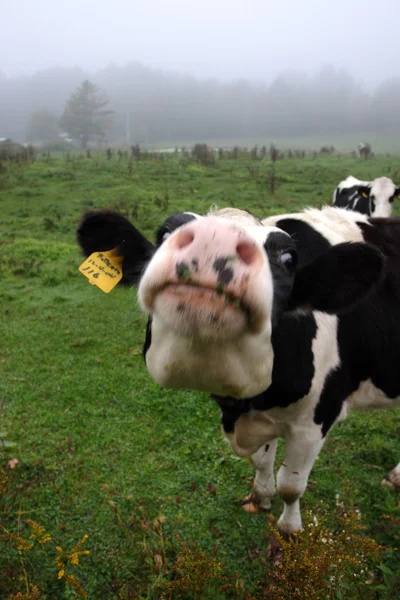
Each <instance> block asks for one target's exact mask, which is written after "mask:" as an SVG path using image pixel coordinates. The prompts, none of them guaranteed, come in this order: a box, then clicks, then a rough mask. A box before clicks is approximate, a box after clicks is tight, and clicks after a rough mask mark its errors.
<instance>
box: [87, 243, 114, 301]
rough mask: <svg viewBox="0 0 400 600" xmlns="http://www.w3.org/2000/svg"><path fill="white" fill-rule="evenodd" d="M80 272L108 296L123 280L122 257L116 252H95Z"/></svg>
mask: <svg viewBox="0 0 400 600" xmlns="http://www.w3.org/2000/svg"><path fill="white" fill-rule="evenodd" d="M79 271H80V272H81V273H82V275H84V276H85V277H87V278H88V279H89V283H91V284H92V285H97V287H98V288H100V289H101V290H102V291H103V292H105V293H106V294H108V292H111V290H112V289H113V288H114V287H115V286H116V285H117V283H118V282H119V281H121V279H122V256H116V254H115V250H107V251H106V252H93V254H91V255H90V256H88V258H87V259H86V260H85V261H84V262H83V263H82V264H81V266H80V267H79Z"/></svg>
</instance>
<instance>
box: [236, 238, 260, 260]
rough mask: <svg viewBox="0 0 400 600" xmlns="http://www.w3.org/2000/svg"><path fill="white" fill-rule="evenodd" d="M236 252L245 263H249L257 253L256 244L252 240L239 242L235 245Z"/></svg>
mask: <svg viewBox="0 0 400 600" xmlns="http://www.w3.org/2000/svg"><path fill="white" fill-rule="evenodd" d="M236 254H237V255H238V256H239V258H240V259H241V260H242V261H243V262H244V263H246V265H251V263H252V262H254V261H255V259H256V257H257V254H258V250H257V246H256V245H255V244H254V242H239V244H238V245H237V246H236Z"/></svg>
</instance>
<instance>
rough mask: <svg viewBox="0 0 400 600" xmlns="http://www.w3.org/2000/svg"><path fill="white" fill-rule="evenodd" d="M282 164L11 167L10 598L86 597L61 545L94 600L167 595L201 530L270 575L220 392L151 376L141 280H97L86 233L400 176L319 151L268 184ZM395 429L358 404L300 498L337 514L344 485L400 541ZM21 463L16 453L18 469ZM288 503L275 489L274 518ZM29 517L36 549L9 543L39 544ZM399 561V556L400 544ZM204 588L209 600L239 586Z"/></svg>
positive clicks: (253, 206) (1, 417) (266, 210)
mask: <svg viewBox="0 0 400 600" xmlns="http://www.w3.org/2000/svg"><path fill="white" fill-rule="evenodd" d="M271 169H272V163H271V162H270V159H269V158H265V159H263V160H261V161H251V160H250V158H249V157H248V156H242V157H241V158H240V159H239V160H230V159H224V160H221V161H217V162H216V164H215V165H214V166H210V167H207V166H203V165H201V164H199V163H198V162H196V161H193V160H191V159H188V158H182V157H179V156H169V157H167V158H165V159H162V158H155V157H153V158H151V157H149V158H148V159H145V157H144V158H143V159H142V160H140V161H133V162H132V161H131V160H129V159H128V158H121V159H120V160H118V158H117V157H116V156H114V158H113V159H112V160H106V158H105V156H103V155H94V156H93V158H91V159H88V158H86V157H79V156H76V157H73V159H72V160H67V159H66V158H65V157H64V158H63V157H60V158H57V159H55V158H51V157H50V158H48V157H43V156H42V157H40V158H38V160H37V161H36V162H34V163H33V164H28V165H15V164H8V163H3V164H2V165H1V171H0V211H1V220H0V309H1V325H2V327H1V346H0V369H1V380H0V386H1V388H0V400H1V414H0V432H1V435H0V467H2V468H3V469H4V471H5V472H6V474H7V476H8V483H7V485H6V490H5V493H4V494H3V495H2V496H1V499H0V509H1V520H0V523H1V525H2V526H3V527H4V528H5V530H4V529H3V535H1V537H0V600H3V599H4V600H5V599H8V598H9V596H10V595H11V594H16V593H17V592H18V591H21V592H24V593H26V586H27V584H29V583H35V584H36V585H37V586H38V588H39V589H40V590H41V593H42V596H41V597H42V598H45V599H55V600H58V599H60V600H64V599H70V598H74V597H77V596H76V594H78V592H79V589H78V588H77V587H74V585H73V584H69V585H65V583H66V582H65V577H62V576H61V577H60V579H58V577H57V573H59V572H60V563H59V564H57V563H56V557H57V556H59V557H60V556H61V557H62V556H64V559H63V560H64V563H65V564H67V563H68V565H67V566H68V569H70V571H68V572H70V573H71V574H74V576H76V578H77V580H78V581H80V582H81V584H82V586H83V588H84V589H85V591H86V593H87V594H88V598H90V599H103V598H104V599H114V598H115V599H118V598H128V597H129V598H139V597H140V598H158V597H159V594H158V593H157V588H156V584H157V582H159V581H160V580H162V579H163V578H164V579H165V578H168V573H170V571H168V572H167V574H165V566H166V565H167V564H168V565H170V564H173V563H174V560H175V559H176V556H177V554H178V551H179V539H181V540H183V541H184V542H185V543H189V542H190V541H193V542H195V543H196V544H197V546H198V548H199V549H200V550H204V551H205V552H206V553H207V555H208V556H210V557H212V559H217V560H218V561H220V562H221V563H222V564H223V565H225V567H226V569H227V573H229V574H230V575H231V576H232V577H233V581H239V582H241V581H242V580H243V585H244V587H245V588H247V589H250V588H251V586H252V585H254V584H255V582H256V581H259V580H260V579H262V577H263V573H264V571H265V552H266V541H265V536H264V533H265V531H266V529H267V525H268V519H267V518H266V516H265V515H260V516H256V517H251V516H249V515H247V514H246V513H245V512H244V511H243V510H242V509H241V508H240V506H239V505H238V504H236V503H235V499H237V498H239V497H241V496H243V495H245V494H246V493H248V489H249V485H250V481H251V477H252V470H251V468H250V466H249V465H248V463H247V462H246V461H242V460H238V459H237V458H235V457H234V456H233V455H232V454H231V452H230V450H229V448H228V445H227V444H226V443H225V442H224V441H223V438H222V435H221V432H220V425H219V411H218V408H217V406H216V404H215V403H214V402H213V401H212V400H210V399H209V398H208V397H207V396H206V395H203V394H200V393H195V392H190V391H171V390H163V389H160V388H158V387H157V386H156V385H155V384H154V383H153V382H152V381H151V379H150V377H149V376H148V374H147V372H146V370H145V367H144V364H143V360H142V355H141V349H142V343H143V339H144V327H145V317H144V316H143V315H142V314H141V313H140V312H139V310H138V307H137V302H136V298H135V294H134V291H132V290H126V289H116V290H114V291H113V292H111V293H110V294H109V295H106V294H103V293H102V292H101V291H99V290H98V289H97V288H94V287H92V286H91V285H89V284H88V283H87V280H86V279H85V278H84V277H82V275H80V274H79V273H78V266H79V264H80V263H81V261H82V258H81V256H80V254H79V250H78V248H77V246H76V242H75V231H76V227H77V224H78V222H79V220H80V218H81V216H82V214H83V213H84V211H86V210H88V209H92V208H103V207H107V208H114V209H117V210H120V211H121V212H122V213H123V214H125V215H127V216H129V217H130V218H131V219H132V220H133V221H134V223H135V224H136V225H137V226H138V228H139V229H140V230H142V231H143V232H144V233H145V234H147V235H148V236H150V237H151V239H154V232H155V229H156V227H157V226H158V225H160V224H161V223H162V222H163V220H164V218H165V216H168V215H170V214H173V213H175V212H180V211H182V210H189V211H196V212H200V213H204V212H205V211H207V210H208V208H209V207H210V206H211V205H213V204H217V205H218V206H219V207H224V206H235V207H238V208H246V209H249V210H250V211H252V212H253V213H255V214H256V215H258V216H260V217H263V216H267V215H269V214H274V213H278V212H289V211H293V210H298V209H301V208H302V207H304V206H307V205H314V206H321V205H323V204H325V203H329V202H330V201H331V196H332V191H333V189H334V187H335V185H336V184H337V183H338V182H339V181H340V180H342V179H343V178H344V177H346V176H347V175H349V174H353V175H355V176H357V177H359V178H360V179H369V178H373V177H376V176H380V175H388V176H390V177H393V178H394V179H395V180H396V177H397V183H399V181H400V177H399V176H398V175H399V173H400V158H399V157H396V156H391V157H384V156H376V157H375V158H374V159H371V160H368V161H360V160H359V159H356V158H353V157H351V156H341V157H338V156H330V157H319V156H317V157H316V158H314V157H313V156H311V155H307V156H306V157H305V158H303V159H300V158H296V159H292V160H289V159H288V158H285V159H284V160H280V161H278V162H277V163H276V164H275V171H276V173H275V175H276V182H277V185H276V190H275V193H274V194H272V193H271ZM396 212H397V214H400V211H399V208H398V207H397V209H396ZM399 431H400V422H399V418H398V413H396V412H395V411H380V412H378V411H375V412H369V413H363V414H361V413H357V414H355V413H354V414H352V415H351V416H350V417H349V418H348V419H347V421H346V422H345V423H343V424H341V425H340V426H338V427H336V429H335V430H334V431H333V432H332V433H331V434H330V436H329V439H328V442H327V444H326V446H325V448H324V450H323V451H322V453H321V455H320V458H319V459H318V460H317V463H316V465H315V468H314V470H313V472H312V474H311V478H310V484H309V487H308V490H307V492H306V493H305V495H304V497H303V501H302V505H303V507H308V508H309V509H312V510H317V509H322V510H323V512H324V514H325V515H326V516H327V519H328V520H329V519H331V520H332V521H333V520H334V517H333V513H334V512H335V496H336V494H339V495H340V496H341V497H342V498H345V499H346V503H348V504H349V505H352V504H355V505H356V506H358V508H359V509H360V511H361V514H362V520H363V523H364V525H365V526H366V531H365V534H366V535H368V536H371V537H373V538H374V539H376V540H377V541H378V542H379V543H381V544H384V545H385V546H387V547H392V548H394V547H396V546H398V545H399V544H400V528H399V527H398V526H397V525H396V524H394V523H392V522H390V521H387V520H384V519H383V518H382V515H383V514H386V515H391V516H393V517H395V516H397V517H398V516H399V512H400V510H399V507H398V497H397V496H396V495H395V494H394V493H393V492H391V491H390V490H389V489H388V488H387V487H384V486H381V484H380V481H381V479H382V478H383V476H384V475H385V473H386V472H387V471H388V470H390V469H391V468H393V467H394V466H395V465H396V464H397V463H398V461H399V446H398V443H397V441H396V440H397V439H398V437H399ZM281 456H282V454H281V453H280V454H279V456H278V461H277V462H278V464H279V457H281ZM14 458H15V459H18V461H19V462H18V464H15V462H14V463H11V464H10V463H9V461H10V460H12V459H14ZM14 465H15V466H14ZM10 466H13V467H14V468H10ZM280 509H281V503H280V501H279V499H277V498H276V499H274V502H273V509H272V512H273V514H274V515H275V516H276V517H277V516H278V515H279V514H280ZM28 519H31V520H33V521H35V522H37V523H39V524H40V525H41V526H43V527H44V528H45V531H46V532H48V533H49V534H50V535H51V536H52V541H51V542H48V543H46V544H45V543H43V544H40V543H38V544H36V545H35V547H34V548H33V549H32V550H30V551H29V552H28V551H24V549H23V548H22V547H21V545H20V547H19V549H18V542H17V541H16V538H12V537H10V536H18V535H19V536H22V537H24V539H29V537H30V535H31V534H32V529H31V526H29V524H28V523H27V521H28ZM5 531H6V533H5ZM7 532H8V533H7ZM0 533H1V532H0ZM38 535H39V534H38ZM85 535H88V539H87V540H86V541H85V542H84V543H83V544H82V546H81V547H80V548H79V549H77V550H76V551H77V552H78V551H80V550H85V549H87V550H90V554H89V555H81V556H80V564H79V565H74V564H71V562H73V561H72V559H71V554H72V553H71V549H73V547H74V546H75V545H76V544H77V543H78V542H79V541H80V540H82V538H83V536H85ZM13 540H14V541H13ZM56 546H58V547H59V548H62V549H63V552H64V554H63V553H62V552H60V551H58V550H56V549H55V547H56ZM57 553H58V554H57ZM68 553H69V555H70V559H68V558H67V555H68ZM59 560H61V562H62V559H59ZM387 560H388V564H390V565H392V566H393V565H396V564H398V553H397V552H395V551H392V552H389V554H388V559H387ZM240 585H242V583H241V584H240ZM239 587H240V586H239ZM124 594H125V595H124ZM129 594H131V595H129ZM209 594H210V595H209V596H206V594H205V592H203V593H202V595H200V596H198V597H199V598H200V597H210V598H219V597H221V598H222V597H228V596H229V594H228V593H227V596H217V595H216V594H214V595H213V593H212V592H209ZM78 595H79V594H78ZM32 597H33V596H32ZM82 597H83V596H82ZM165 597H166V598H169V597H172V596H168V595H167V596H165ZM180 597H189V598H190V597H192V596H180ZM348 597H349V598H350V597H352V596H348ZM382 597H383V596H382ZM24 598H25V596H24Z"/></svg>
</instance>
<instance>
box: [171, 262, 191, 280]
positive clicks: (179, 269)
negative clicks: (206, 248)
mask: <svg viewBox="0 0 400 600" xmlns="http://www.w3.org/2000/svg"><path fill="white" fill-rule="evenodd" d="M175 273H176V276H177V277H178V279H182V280H183V281H184V282H185V283H189V282H190V280H191V278H192V271H191V270H190V267H189V265H188V264H187V263H185V262H183V261H182V262H177V263H176V265H175Z"/></svg>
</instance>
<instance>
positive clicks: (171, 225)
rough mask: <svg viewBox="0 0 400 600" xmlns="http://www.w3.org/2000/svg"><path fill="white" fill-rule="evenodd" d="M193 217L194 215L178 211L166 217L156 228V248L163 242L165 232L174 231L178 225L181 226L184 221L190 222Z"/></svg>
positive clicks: (184, 223)
mask: <svg viewBox="0 0 400 600" xmlns="http://www.w3.org/2000/svg"><path fill="white" fill-rule="evenodd" d="M195 219H196V217H195V216H193V215H189V214H188V213H178V214H176V215H172V217H168V219H166V220H165V221H164V223H163V224H162V225H161V227H159V229H158V230H157V234H156V244H157V248H158V247H159V246H161V244H162V243H163V241H164V237H165V235H166V234H170V233H172V232H173V231H175V229H178V227H182V225H186V223H190V221H193V220H195Z"/></svg>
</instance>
